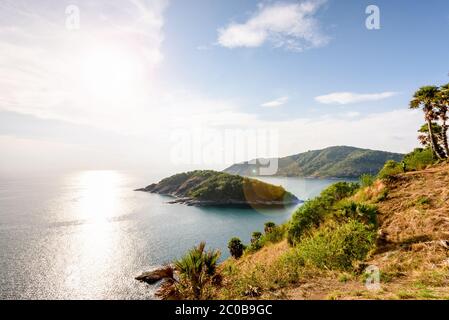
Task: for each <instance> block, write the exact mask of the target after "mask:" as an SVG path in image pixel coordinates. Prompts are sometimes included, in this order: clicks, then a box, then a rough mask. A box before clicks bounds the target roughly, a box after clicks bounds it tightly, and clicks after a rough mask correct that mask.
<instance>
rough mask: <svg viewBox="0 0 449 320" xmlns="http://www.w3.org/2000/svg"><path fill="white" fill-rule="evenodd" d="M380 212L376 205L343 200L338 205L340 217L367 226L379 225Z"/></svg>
mask: <svg viewBox="0 0 449 320" xmlns="http://www.w3.org/2000/svg"><path fill="white" fill-rule="evenodd" d="M377 214H378V210H377V207H376V206H375V205H372V204H365V203H358V202H355V201H352V200H343V201H342V202H341V203H340V204H339V205H338V215H339V216H342V217H345V218H349V219H354V220H357V221H360V222H363V223H365V224H369V225H374V226H375V225H377Z"/></svg>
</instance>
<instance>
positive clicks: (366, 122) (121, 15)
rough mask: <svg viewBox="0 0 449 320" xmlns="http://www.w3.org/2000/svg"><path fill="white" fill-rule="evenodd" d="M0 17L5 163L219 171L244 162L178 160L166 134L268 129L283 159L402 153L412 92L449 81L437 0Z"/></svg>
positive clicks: (192, 5)
mask: <svg viewBox="0 0 449 320" xmlns="http://www.w3.org/2000/svg"><path fill="white" fill-rule="evenodd" d="M70 5H72V7H71V8H72V9H73V5H74V8H75V12H74V11H70V10H69V11H66V10H67V8H68V6H70ZM368 5H376V6H377V7H378V8H379V10H380V11H379V12H380V29H378V30H368V29H367V28H366V26H365V20H366V18H367V16H368V15H367V14H366V13H365V9H366V8H367V6H368ZM73 14H75V18H77V17H79V20H77V19H75V20H70V19H71V18H73V17H74V16H73ZM68 19H69V20H68ZM0 21H1V22H0V71H1V73H2V79H1V80H0V147H1V148H2V159H1V160H0V172H8V171H11V170H13V171H14V170H29V171H32V170H36V167H39V168H41V169H42V170H47V169H48V170H51V169H56V168H59V169H61V170H62V169H64V170H66V169H102V168H103V169H115V168H118V169H130V168H131V169H136V168H139V169H142V170H151V171H154V172H161V171H164V172H172V171H177V170H181V169H185V168H198V167H201V168H204V167H207V168H216V169H219V168H222V167H224V166H226V165H227V164H229V162H233V161H231V160H234V161H241V160H245V159H246V158H249V157H250V155H253V154H246V155H243V156H241V157H240V158H239V157H236V158H235V159H227V160H225V159H224V157H223V159H222V160H223V161H219V160H215V161H212V162H208V161H206V160H204V159H203V160H204V161H189V160H186V161H181V162H179V161H178V162H177V161H174V160H173V150H174V149H176V148H179V145H180V144H182V143H180V141H181V140H179V139H178V140H176V137H175V138H173V136H172V135H173V132H175V133H179V134H178V136H183V137H185V136H189V138H188V139H187V140H189V141H190V142H191V143H189V144H185V143H184V145H188V146H187V147H186V148H185V150H184V152H186V153H190V154H197V153H201V154H203V152H204V150H203V149H208V148H209V149H210V147H211V146H210V145H211V144H212V145H215V146H217V148H219V152H222V154H223V153H224V154H226V153H228V154H229V150H228V149H227V148H229V147H227V146H226V145H225V143H220V142H219V141H220V139H218V140H214V139H215V138H214V137H212V138H211V136H214V135H220V134H222V135H224V132H225V131H226V130H264V129H265V130H268V129H270V130H275V131H276V132H277V133H276V135H277V139H278V143H277V144H276V148H275V149H276V150H275V153H276V154H278V155H281V156H282V155H289V154H294V153H298V152H302V151H306V150H310V149H318V148H323V147H326V146H331V145H355V146H359V147H366V148H372V149H382V150H389V151H397V152H407V151H409V150H410V149H412V148H413V147H415V146H417V140H416V128H417V127H418V126H419V124H420V123H421V122H422V115H421V114H419V113H418V112H412V111H409V110H407V105H408V101H409V99H410V96H411V95H412V93H413V91H414V90H416V89H417V88H418V87H420V86H422V85H426V84H444V83H447V82H449V78H448V75H447V74H448V72H449V68H448V65H447V52H448V51H449V42H448V41H447V34H449V3H448V2H447V1H444V0H433V1H413V2H411V1H407V0H395V1H386V0H384V1H381V0H379V1H363V0H352V1H337V0H327V1H326V0H305V1H299V0H296V1H238V0H235V1H219V0H191V1H181V0H171V1H168V0H152V1H150V0H148V1H144V0H129V1H100V0H97V1H70V2H66V1H48V0H47V1H42V2H39V3H37V2H35V1H31V0H19V1H8V0H6V1H2V2H1V3H0ZM67 21H69V25H67ZM73 21H75V25H72V24H70V23H73ZM198 129H200V130H202V139H203V141H202V142H201V143H200V144H201V147H199V148H198V147H195V143H194V142H192V141H194V139H195V138H194V132H196V131H195V130H198ZM208 130H209V131H208ZM211 132H212V133H211ZM242 139H243V138H242ZM182 141H186V140H182ZM218 146H219V147H218ZM262 149H263V148H262ZM262 149H260V150H262ZM255 155H256V156H269V155H268V154H265V153H264V152H263V150H262V151H261V152H260V153H259V152H256V154H255ZM270 155H271V154H270ZM192 158H195V156H192V157H190V158H189V159H190V160H192ZM30 159H33V162H32V163H31V162H30V161H29V160H30Z"/></svg>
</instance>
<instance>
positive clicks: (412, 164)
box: [404, 148, 437, 170]
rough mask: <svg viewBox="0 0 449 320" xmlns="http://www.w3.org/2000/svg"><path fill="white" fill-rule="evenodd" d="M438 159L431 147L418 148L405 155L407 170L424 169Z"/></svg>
mask: <svg viewBox="0 0 449 320" xmlns="http://www.w3.org/2000/svg"><path fill="white" fill-rule="evenodd" d="M436 160H437V159H435V157H434V155H433V152H432V150H431V149H430V148H426V149H422V148H416V149H415V150H413V151H412V152H410V153H409V154H407V155H406V156H405V157H404V163H405V166H406V169H407V170H422V169H424V168H425V167H427V166H428V165H431V164H433V163H435V162H436Z"/></svg>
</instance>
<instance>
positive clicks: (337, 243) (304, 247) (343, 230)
mask: <svg viewBox="0 0 449 320" xmlns="http://www.w3.org/2000/svg"><path fill="white" fill-rule="evenodd" d="M374 241H375V231H374V230H373V228H370V227H368V226H366V225H365V224H363V223H361V222H358V221H355V220H350V221H349V222H347V223H345V224H342V225H327V226H324V227H321V228H320V229H319V230H317V231H316V232H315V233H314V234H313V235H311V236H310V237H308V238H305V239H303V240H301V242H300V243H299V244H298V246H297V248H296V255H297V261H298V262H299V263H301V264H305V265H311V266H315V267H318V268H321V269H331V270H344V271H348V270H351V269H352V266H353V263H354V262H356V261H362V260H364V259H365V258H366V255H367V254H368V252H369V251H370V250H371V248H372V247H373V245H374Z"/></svg>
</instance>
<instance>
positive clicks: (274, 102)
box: [260, 97, 288, 108]
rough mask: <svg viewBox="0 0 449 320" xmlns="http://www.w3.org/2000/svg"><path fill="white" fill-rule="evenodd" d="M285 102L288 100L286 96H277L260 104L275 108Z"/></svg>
mask: <svg viewBox="0 0 449 320" xmlns="http://www.w3.org/2000/svg"><path fill="white" fill-rule="evenodd" d="M287 102H288V97H280V98H277V99H275V100H272V101H267V102H264V103H262V104H261V105H260V106H261V107H266V108H276V107H280V106H282V105H284V104H286V103H287Z"/></svg>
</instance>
